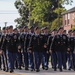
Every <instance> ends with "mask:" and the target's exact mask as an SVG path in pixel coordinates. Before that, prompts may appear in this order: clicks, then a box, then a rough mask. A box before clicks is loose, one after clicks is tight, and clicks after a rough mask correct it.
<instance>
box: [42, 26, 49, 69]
mask: <svg viewBox="0 0 75 75" xmlns="http://www.w3.org/2000/svg"><path fill="white" fill-rule="evenodd" d="M42 35H43V44H44V46H43V57H42V63H43V69H45V70H48V62H49V50H48V48H47V40H48V37H49V36H50V35H49V33H48V28H47V27H44V28H43V34H42Z"/></svg>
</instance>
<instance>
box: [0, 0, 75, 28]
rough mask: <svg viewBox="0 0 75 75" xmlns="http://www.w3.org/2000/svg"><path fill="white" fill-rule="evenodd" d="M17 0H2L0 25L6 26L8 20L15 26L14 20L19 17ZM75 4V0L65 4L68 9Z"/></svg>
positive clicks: (0, 4)
mask: <svg viewBox="0 0 75 75" xmlns="http://www.w3.org/2000/svg"><path fill="white" fill-rule="evenodd" d="M15 1H16V0H0V26H1V27H3V26H4V22H8V23H7V26H9V25H13V26H14V27H15V25H16V24H15V23H14V20H15V19H16V18H18V17H19V14H18V12H17V9H16V8H15V6H14V2H15ZM74 6H75V0H74V2H73V4H72V5H71V6H70V5H65V7H66V9H67V10H68V9H70V8H72V7H74Z"/></svg>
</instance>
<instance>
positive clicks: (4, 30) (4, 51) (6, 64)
mask: <svg viewBox="0 0 75 75" xmlns="http://www.w3.org/2000/svg"><path fill="white" fill-rule="evenodd" d="M5 38H6V27H3V30H2V44H1V48H3V49H2V50H3V54H2V61H3V71H6V72H8V63H7V49H6V46H5V45H3V44H4V41H5Z"/></svg>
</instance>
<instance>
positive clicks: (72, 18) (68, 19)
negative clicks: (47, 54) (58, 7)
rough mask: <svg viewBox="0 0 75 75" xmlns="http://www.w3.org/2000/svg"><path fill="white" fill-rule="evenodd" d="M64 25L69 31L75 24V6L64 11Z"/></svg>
mask: <svg viewBox="0 0 75 75" xmlns="http://www.w3.org/2000/svg"><path fill="white" fill-rule="evenodd" d="M62 17H63V27H64V30H66V31H67V32H68V30H70V29H71V28H72V27H73V26H74V25H75V7H73V8H72V9H70V10H68V11H66V12H64V13H62Z"/></svg>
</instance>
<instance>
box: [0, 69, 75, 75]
mask: <svg viewBox="0 0 75 75" xmlns="http://www.w3.org/2000/svg"><path fill="white" fill-rule="evenodd" d="M0 75H75V71H73V70H71V71H68V70H64V71H63V72H59V70H57V71H56V72H54V71H53V70H52V69H49V70H47V71H45V70H42V69H41V71H40V72H38V73H37V72H31V71H25V70H15V71H14V73H8V72H4V71H0Z"/></svg>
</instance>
